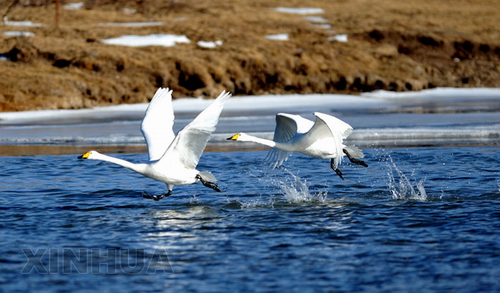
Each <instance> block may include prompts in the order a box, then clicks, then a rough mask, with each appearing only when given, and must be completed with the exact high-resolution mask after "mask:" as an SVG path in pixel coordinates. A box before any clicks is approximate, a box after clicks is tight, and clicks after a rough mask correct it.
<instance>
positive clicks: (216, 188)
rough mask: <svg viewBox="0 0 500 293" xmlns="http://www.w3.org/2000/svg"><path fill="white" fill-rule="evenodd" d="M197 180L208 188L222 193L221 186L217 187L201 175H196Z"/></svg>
mask: <svg viewBox="0 0 500 293" xmlns="http://www.w3.org/2000/svg"><path fill="white" fill-rule="evenodd" d="M196 179H198V180H200V182H201V184H203V185H205V186H206V187H210V188H212V189H213V190H215V191H218V192H220V189H219V186H217V184H215V183H213V182H210V181H206V180H205V179H203V178H201V176H200V175H199V174H198V175H196Z"/></svg>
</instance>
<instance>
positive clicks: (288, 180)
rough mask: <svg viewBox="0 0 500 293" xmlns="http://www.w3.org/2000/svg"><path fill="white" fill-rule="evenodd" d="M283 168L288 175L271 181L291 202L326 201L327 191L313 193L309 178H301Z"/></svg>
mask: <svg viewBox="0 0 500 293" xmlns="http://www.w3.org/2000/svg"><path fill="white" fill-rule="evenodd" d="M282 169H283V170H284V171H285V172H286V173H287V174H288V176H287V177H285V178H284V179H273V180H272V182H271V183H272V184H274V185H275V186H277V187H279V188H280V189H281V192H282V193H283V195H284V196H285V199H286V200H287V201H288V202H289V203H304V202H325V200H326V196H327V191H321V192H318V193H311V192H310V191H309V184H308V183H307V180H305V179H302V178H300V177H299V176H297V175H295V174H293V173H292V172H290V171H289V170H287V169H285V168H282Z"/></svg>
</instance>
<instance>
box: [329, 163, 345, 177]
mask: <svg viewBox="0 0 500 293" xmlns="http://www.w3.org/2000/svg"><path fill="white" fill-rule="evenodd" d="M330 167H331V168H332V169H333V171H335V173H337V175H339V177H340V179H342V180H344V175H343V174H342V171H340V169H339V168H337V166H335V162H334V160H333V159H332V160H331V161H330Z"/></svg>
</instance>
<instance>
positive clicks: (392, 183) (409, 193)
mask: <svg viewBox="0 0 500 293" xmlns="http://www.w3.org/2000/svg"><path fill="white" fill-rule="evenodd" d="M388 165H389V171H388V172H387V176H388V177H389V183H388V185H389V190H390V191H391V193H392V198H393V199H398V200H419V201H426V200H427V192H426V191H425V188H424V182H425V178H424V179H422V180H420V181H418V182H417V183H416V185H415V187H413V184H414V181H413V182H412V180H410V179H408V177H406V175H405V174H404V173H403V172H402V171H401V170H399V168H398V167H397V166H396V164H395V163H394V161H393V160H392V158H391V157H390V156H389V162H388Z"/></svg>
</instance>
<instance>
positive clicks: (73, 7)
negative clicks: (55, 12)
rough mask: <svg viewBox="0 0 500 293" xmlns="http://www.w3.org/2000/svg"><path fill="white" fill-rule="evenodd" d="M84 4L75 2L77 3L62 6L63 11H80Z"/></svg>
mask: <svg viewBox="0 0 500 293" xmlns="http://www.w3.org/2000/svg"><path fill="white" fill-rule="evenodd" d="M84 5H85V4H84V3H83V2H77V3H68V4H66V5H64V9H68V10H78V9H82V8H83V6H84Z"/></svg>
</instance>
